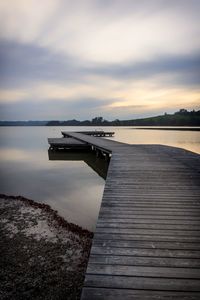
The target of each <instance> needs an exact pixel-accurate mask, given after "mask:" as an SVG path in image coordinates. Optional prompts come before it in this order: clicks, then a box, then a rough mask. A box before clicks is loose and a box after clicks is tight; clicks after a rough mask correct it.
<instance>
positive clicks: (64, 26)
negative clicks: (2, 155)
mask: <svg viewBox="0 0 200 300" xmlns="http://www.w3.org/2000/svg"><path fill="white" fill-rule="evenodd" d="M199 8H200V2H199V1H198V0H190V1H187V0H173V1H172V0H168V1H164V0H141V1H132V0H123V1H122V0H116V1H111V0H108V1H105V0H84V1H80V0H74V1H69V0H66V1H64V0H44V1H39V2H38V1H37V0H15V1H13V0H7V1H1V3H0V26H1V28H2V30H1V32H0V43H1V46H0V102H1V108H2V115H1V117H2V118H4V119H5V118H8V119H12V118H13V119H27V118H28V119H50V118H61V119H66V118H74V117H77V118H81V119H83V118H84V117H85V118H91V117H93V116H95V115H99V114H101V115H103V116H105V117H107V118H112V117H118V118H120V116H127V117H128V116H130V117H131V116H133V115H137V116H142V114H146V113H148V112H149V111H150V110H151V111H152V114H154V113H155V112H157V111H158V110H159V111H161V110H167V107H168V108H169V109H173V108H174V109H176V107H177V108H178V109H179V107H178V106H181V107H182V106H183V105H184V107H185V108H190V107H191V108H196V107H197V105H198V101H199V94H200V93H199V83H200V82H199V78H200V71H199V70H200V56H199V50H200V41H199V39H198V38H197V37H198V36H199V34H200V27H199ZM192 105H193V106H192Z"/></svg>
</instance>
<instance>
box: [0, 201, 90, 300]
mask: <svg viewBox="0 0 200 300" xmlns="http://www.w3.org/2000/svg"><path fill="white" fill-rule="evenodd" d="M91 241H92V233H91V232H89V231H87V230H83V229H82V228H81V227H79V226H77V225H74V224H71V223H68V222H67V221H65V220H64V219H63V218H62V217H60V216H59V215H58V214H57V212H55V211H54V210H52V209H51V208H50V206H48V205H45V204H40V203H36V202H34V201H32V200H28V199H25V198H23V197H12V196H6V195H0V249H1V255H0V299H2V300H6V299H9V300H12V299H13V300H14V299H23V300H24V299H52V300H56V299H60V300H62V299H69V300H70V299H80V294H81V288H82V285H83V281H84V274H85V270H86V267H87V261H88V256H89V251H90V247H91Z"/></svg>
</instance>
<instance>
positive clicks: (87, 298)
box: [66, 132, 200, 300]
mask: <svg viewBox="0 0 200 300" xmlns="http://www.w3.org/2000/svg"><path fill="white" fill-rule="evenodd" d="M66 134H67V136H69V137H71V138H73V139H76V140H78V141H81V142H84V143H87V144H88V145H90V146H92V147H93V149H96V150H99V151H102V152H105V154H108V153H109V154H110V155H112V157H111V160H110V164H109V168H108V174H107V178H106V183H105V189H104V194H103V199H102V204H101V208H100V212H99V218H98V221H97V226H96V230H95V234H94V239H93V244H92V249H91V253H90V258H89V263H88V267H87V272H86V277H85V282H84V288H83V291H82V297H81V299H82V300H121V299H124V300H132V299H133V300H134V299H137V300H147V299H148V300H150V299H152V300H155V299H157V300H158V299H160V300H161V299H181V300H182V299H184V300H186V299H187V300H188V299H189V300H192V299H193V300H194V299H196V300H197V299H200V156H199V155H198V154H194V153H192V152H189V151H186V150H183V149H179V148H174V147H168V146H161V145H128V144H123V143H118V142H114V141H111V140H107V139H102V138H97V137H93V136H89V135H84V134H81V133H75V132H70V133H69V132H68V133H66Z"/></svg>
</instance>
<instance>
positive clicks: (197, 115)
mask: <svg viewBox="0 0 200 300" xmlns="http://www.w3.org/2000/svg"><path fill="white" fill-rule="evenodd" d="M45 125H46V126H200V110H198V111H195V110H192V111H187V110H186V109H180V110H179V111H178V112H175V113H174V114H167V113H165V114H164V115H161V116H156V117H150V118H143V119H133V120H118V119H116V120H114V121H107V120H105V119H103V117H95V118H93V119H92V120H91V121H90V120H85V121H77V120H75V119H73V120H68V121H58V120H52V121H0V126H45Z"/></svg>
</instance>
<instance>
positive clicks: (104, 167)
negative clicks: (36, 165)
mask: <svg viewBox="0 0 200 300" xmlns="http://www.w3.org/2000/svg"><path fill="white" fill-rule="evenodd" d="M48 153H49V160H65V161H84V162H85V163H86V164H87V165H88V166H89V167H90V168H92V169H93V170H94V171H95V172H96V173H97V174H98V175H99V176H100V177H102V178H103V179H106V175H107V171H108V164H109V163H108V161H106V160H105V159H103V158H101V157H97V156H96V155H95V154H94V153H88V152H71V151H67V152H66V151H51V150H49V151H48Z"/></svg>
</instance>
